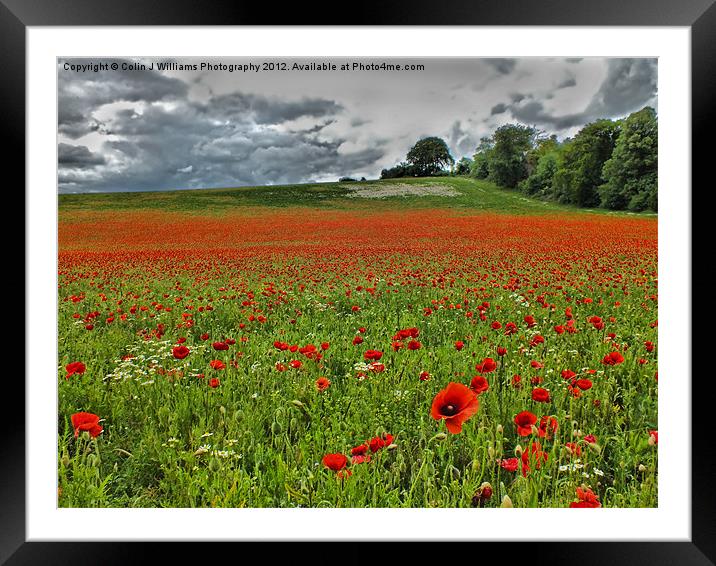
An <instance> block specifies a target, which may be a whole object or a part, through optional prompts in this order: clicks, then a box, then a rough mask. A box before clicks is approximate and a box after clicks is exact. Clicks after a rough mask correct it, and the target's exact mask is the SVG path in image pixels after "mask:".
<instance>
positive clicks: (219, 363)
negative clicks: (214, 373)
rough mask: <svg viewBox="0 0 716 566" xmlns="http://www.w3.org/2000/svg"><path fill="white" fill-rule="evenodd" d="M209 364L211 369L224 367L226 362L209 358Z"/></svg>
mask: <svg viewBox="0 0 716 566" xmlns="http://www.w3.org/2000/svg"><path fill="white" fill-rule="evenodd" d="M209 365H210V366H211V369H217V370H218V369H224V368H225V367H226V364H224V362H222V361H221V360H211V361H210V362H209Z"/></svg>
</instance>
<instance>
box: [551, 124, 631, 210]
mask: <svg viewBox="0 0 716 566" xmlns="http://www.w3.org/2000/svg"><path fill="white" fill-rule="evenodd" d="M618 136H619V124H618V123H617V122H613V121H612V120H597V121H596V122H592V123H590V124H587V125H586V126H584V128H582V129H581V130H580V131H579V132H578V133H577V135H576V136H574V139H572V140H571V141H569V142H568V143H566V144H565V145H564V148H563V150H562V152H561V155H560V158H561V159H560V165H559V167H558V169H557V171H556V172H555V174H554V178H553V180H552V191H553V195H554V197H555V198H556V199H557V200H558V201H559V202H563V203H568V204H576V205H577V206H582V207H591V206H599V202H600V197H599V192H598V190H599V187H600V186H601V185H602V184H603V183H604V179H603V177H602V168H603V167H604V163H605V162H606V161H607V160H608V159H609V158H610V157H611V155H612V151H613V150H614V145H615V144H616V141H617V137H618Z"/></svg>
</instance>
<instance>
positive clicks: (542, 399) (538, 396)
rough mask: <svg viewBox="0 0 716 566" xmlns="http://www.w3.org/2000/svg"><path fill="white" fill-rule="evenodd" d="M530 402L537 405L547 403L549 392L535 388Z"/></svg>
mask: <svg viewBox="0 0 716 566" xmlns="http://www.w3.org/2000/svg"><path fill="white" fill-rule="evenodd" d="M532 400H533V401H537V402H538V403H549V401H550V399H549V391H547V390H546V389H543V388H542V387H535V388H534V389H533V390H532Z"/></svg>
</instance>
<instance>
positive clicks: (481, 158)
mask: <svg viewBox="0 0 716 566" xmlns="http://www.w3.org/2000/svg"><path fill="white" fill-rule="evenodd" d="M493 145H494V143H493V141H492V138H491V137H483V138H480V145H478V146H477V149H476V150H475V154H474V155H473V156H472V166H471V167H470V175H471V176H473V177H475V178H476V179H487V176H488V175H489V173H490V170H489V169H488V167H487V162H488V161H489V158H490V152H491V151H492V146H493Z"/></svg>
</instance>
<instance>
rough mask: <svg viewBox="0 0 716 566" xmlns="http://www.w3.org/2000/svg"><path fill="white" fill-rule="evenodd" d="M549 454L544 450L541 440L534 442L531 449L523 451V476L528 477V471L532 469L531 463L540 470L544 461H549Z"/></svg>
mask: <svg viewBox="0 0 716 566" xmlns="http://www.w3.org/2000/svg"><path fill="white" fill-rule="evenodd" d="M548 456H549V455H548V454H547V452H545V451H544V450H542V445H541V444H540V443H539V442H533V443H532V444H531V445H530V449H529V450H525V451H524V452H523V453H522V458H521V459H522V476H523V477H527V472H529V471H530V470H531V467H530V464H533V465H534V467H535V468H536V469H538V470H539V469H540V468H541V467H542V462H546V461H547V458H548Z"/></svg>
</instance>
